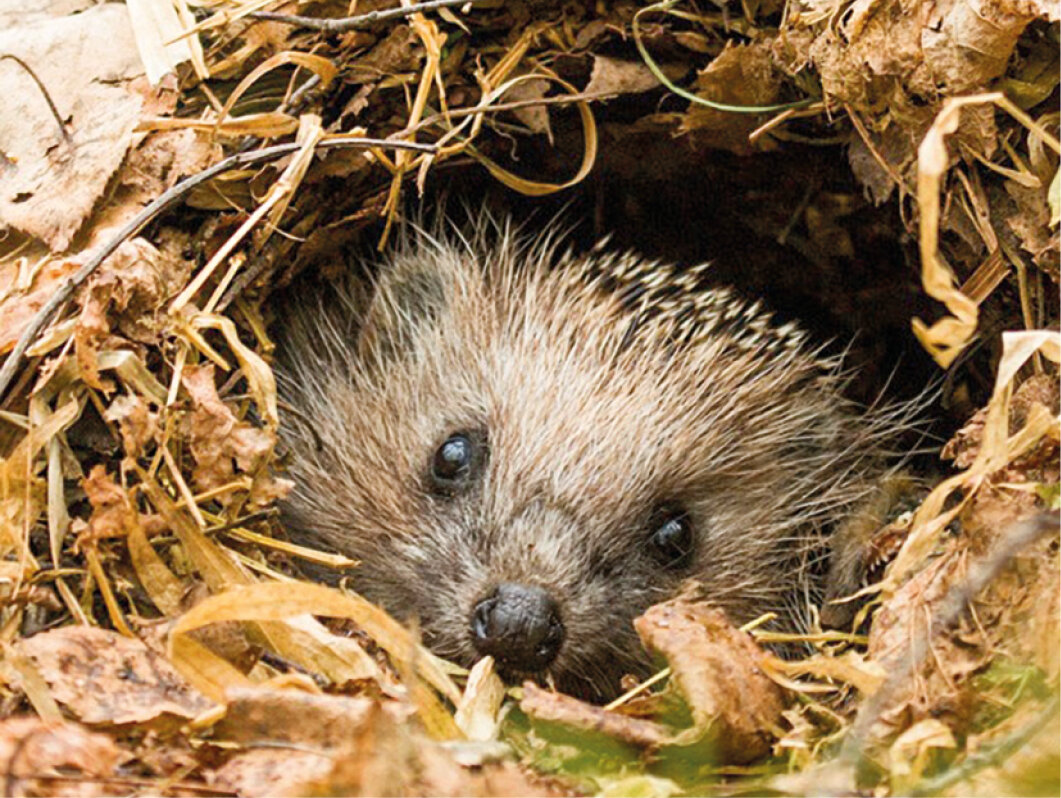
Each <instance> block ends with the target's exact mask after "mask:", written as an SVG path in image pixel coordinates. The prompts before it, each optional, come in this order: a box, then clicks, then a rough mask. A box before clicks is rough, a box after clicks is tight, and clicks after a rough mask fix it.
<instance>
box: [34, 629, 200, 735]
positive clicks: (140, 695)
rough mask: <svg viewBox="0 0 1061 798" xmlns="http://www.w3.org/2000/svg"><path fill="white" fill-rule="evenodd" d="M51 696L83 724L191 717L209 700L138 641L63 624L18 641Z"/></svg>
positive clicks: (142, 721)
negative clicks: (45, 682)
mask: <svg viewBox="0 0 1061 798" xmlns="http://www.w3.org/2000/svg"><path fill="white" fill-rule="evenodd" d="M18 645H19V649H20V650H21V652H22V653H23V654H25V655H26V656H27V657H29V658H30V659H31V660H33V662H34V663H36V665H37V667H38V668H39V670H40V672H41V675H42V676H43V677H44V679H45V681H47V682H48V686H49V687H51V690H52V694H53V695H54V696H55V699H56V700H57V701H58V702H59V703H61V704H63V705H64V706H65V707H66V708H67V709H68V710H70V712H72V713H73V714H74V715H75V716H77V718H78V719H79V720H81V721H83V722H85V723H98V724H108V725H118V724H125V723H140V724H143V723H148V722H150V721H156V720H161V719H165V718H166V717H167V716H168V718H169V719H170V720H172V718H173V717H176V718H194V717H195V716H197V715H199V714H200V713H202V712H204V711H206V710H207V709H209V708H210V707H211V706H212V704H211V702H210V701H209V700H207V698H206V697H205V696H203V695H202V694H201V693H199V692H198V691H196V690H195V689H193V688H192V687H190V686H189V685H188V683H187V682H185V681H184V679H183V678H181V676H180V675H179V674H178V673H177V672H176V671H175V670H174V669H173V667H172V666H171V665H170V664H169V663H168V662H167V661H166V660H165V659H164V658H163V657H161V656H159V655H158V654H156V653H154V652H153V651H151V650H150V649H148V647H147V646H145V645H144V644H143V643H142V642H140V641H139V640H134V639H130V638H128V637H123V636H122V635H120V634H118V633H117V632H109V631H106V630H104V629H97V628H94V627H88V626H65V627H62V628H59V629H53V630H51V631H49V632H42V633H41V634H38V635H34V636H33V637H30V638H27V639H25V640H22V641H21V642H20V643H19V644H18Z"/></svg>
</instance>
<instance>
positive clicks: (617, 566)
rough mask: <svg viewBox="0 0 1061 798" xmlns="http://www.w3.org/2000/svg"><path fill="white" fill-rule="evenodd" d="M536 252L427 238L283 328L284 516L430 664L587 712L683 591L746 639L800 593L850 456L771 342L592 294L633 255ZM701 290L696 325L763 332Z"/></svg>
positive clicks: (645, 295) (844, 423)
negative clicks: (548, 689) (346, 569)
mask: <svg viewBox="0 0 1061 798" xmlns="http://www.w3.org/2000/svg"><path fill="white" fill-rule="evenodd" d="M549 254H550V253H549V252H548V251H547V248H538V249H535V248H530V249H520V248H519V247H517V246H513V245H505V246H501V247H498V248H494V249H484V248H482V247H479V246H478V245H475V244H469V245H465V246H454V245H452V244H448V243H439V242H436V241H433V240H429V239H425V238H423V237H421V238H418V239H416V240H414V241H412V242H407V243H406V247H405V249H403V250H402V251H400V252H399V253H398V254H396V255H395V256H394V257H393V260H392V261H391V262H389V263H388V264H387V265H386V266H384V267H383V270H382V272H381V274H380V277H379V279H378V281H377V283H376V285H375V289H374V292H373V294H372V296H371V297H368V298H366V299H364V300H360V299H357V298H355V297H352V296H350V295H346V296H345V298H344V299H341V300H339V301H338V302H335V301H333V303H332V304H331V306H329V307H323V306H321V307H318V308H307V307H306V306H303V308H302V309H301V310H298V311H296V313H295V315H294V316H293V317H292V319H291V320H290V322H289V324H288V327H287V330H286V331H285V335H286V338H287V340H286V343H285V345H284V350H285V354H284V358H285V361H286V362H285V363H284V364H282V365H281V367H280V369H279V373H280V376H281V386H282V390H283V393H284V395H285V399H286V400H287V402H289V403H290V404H291V405H293V406H295V407H296V408H298V411H299V420H294V419H291V420H290V422H289V423H285V426H284V439H285V442H286V444H287V446H288V448H289V450H290V472H291V476H292V477H293V479H294V480H295V483H296V488H295V490H294V492H293V493H292V495H291V497H290V498H289V499H288V501H287V503H286V506H285V508H284V509H285V519H286V523H287V526H288V527H289V529H290V531H291V532H292V534H293V535H295V536H296V537H299V538H301V539H303V540H308V541H310V542H312V543H314V544H316V545H324V546H330V547H334V548H336V549H339V550H341V551H343V552H345V553H347V554H350V555H351V556H354V557H356V558H358V559H359V560H360V561H361V563H362V565H361V566H360V567H358V568H357V569H356V570H355V571H354V572H353V574H352V582H353V585H354V587H355V588H356V589H357V590H358V591H360V592H361V593H362V594H363V595H365V596H366V597H367V598H369V599H370V600H372V601H375V602H378V603H379V604H381V605H382V606H383V607H384V608H386V609H387V610H388V611H389V612H391V613H392V614H394V615H396V616H397V617H400V618H410V619H412V618H415V619H416V620H417V622H418V623H419V626H420V629H421V630H422V633H423V635H424V638H425V641H426V642H427V643H428V644H429V645H430V646H432V648H433V649H434V650H435V651H436V652H437V653H439V654H440V655H442V656H445V657H447V658H450V659H453V660H455V661H457V662H460V663H462V664H465V665H470V664H471V663H472V662H474V661H475V660H476V659H478V658H479V657H480V656H482V655H484V654H492V655H493V656H494V657H495V658H496V659H497V660H498V663H499V665H500V669H501V672H502V674H503V675H505V676H507V677H509V678H510V679H518V678H522V677H524V676H532V677H543V676H548V677H550V678H552V679H554V680H555V682H556V683H557V684H558V685H559V686H560V687H561V688H563V689H565V690H567V691H568V692H572V693H576V694H581V695H585V696H589V697H594V698H605V697H607V696H609V695H611V694H614V692H615V691H616V690H617V689H618V685H619V677H620V676H621V675H622V674H623V673H628V672H635V673H642V672H643V671H644V669H645V667H646V664H647V663H646V658H645V655H644V654H643V652H642V651H641V648H640V646H639V644H638V642H637V639H636V635H635V633H634V630H633V625H632V622H633V619H634V618H635V617H637V616H638V615H639V614H640V613H642V612H643V611H644V610H645V609H647V607H648V606H650V605H651V604H652V603H654V602H656V601H660V600H663V599H666V598H668V597H669V596H672V595H674V594H675V593H676V592H677V591H678V590H680V589H681V588H682V585H683V582H685V581H686V580H687V579H690V578H692V579H695V580H696V581H697V582H698V583H699V584H700V585H701V589H702V592H703V594H704V595H705V596H707V597H708V598H710V599H711V600H712V601H714V602H715V603H716V604H719V605H721V606H722V607H723V608H725V609H727V610H728V611H729V612H730V614H731V615H733V616H734V619H735V620H738V621H743V620H747V619H748V618H752V617H756V616H758V615H759V614H761V613H763V612H766V611H769V610H775V611H776V610H783V609H784V608H785V607H786V606H787V603H788V602H790V601H791V599H792V596H793V595H795V594H796V593H798V592H799V591H800V590H801V589H806V579H805V576H806V569H805V567H804V566H805V565H806V561H807V558H808V555H809V554H810V553H812V552H813V551H814V550H815V547H816V546H817V545H818V543H819V539H818V530H819V529H820V527H822V526H823V523H824V521H823V519H824V518H825V516H827V515H833V514H835V512H836V508H837V507H840V506H842V505H845V504H850V503H851V502H852V501H853V500H854V498H855V494H857V493H858V492H859V491H860V490H861V489H862V484H861V483H860V482H859V481H858V480H857V479H855V478H854V477H853V474H854V473H855V472H856V471H857V469H856V468H855V465H856V464H857V462H858V459H859V457H860V456H862V455H861V454H859V453H858V452H856V451H854V449H856V448H858V447H853V446H852V445H851V444H852V438H851V435H852V434H854V433H853V432H851V430H852V427H851V424H850V421H849V419H848V416H847V414H846V413H845V412H843V408H842V407H841V406H840V403H839V400H837V399H836V397H835V395H834V394H833V392H832V391H830V390H828V386H827V385H826V384H825V383H824V382H823V381H822V378H821V373H822V372H821V368H820V366H821V364H820V363H817V362H816V361H814V360H813V359H812V358H811V357H809V356H807V355H804V354H801V353H800V350H799V347H798V346H795V345H793V343H792V341H789V340H787V339H785V337H784V335H782V333H777V334H776V335H775V337H774V338H769V339H762V335H761V334H760V338H759V339H754V340H746V341H742V340H740V338H739V336H736V335H735V334H727V333H725V332H724V331H723V330H722V329H721V328H719V329H718V331H717V333H716V334H713V335H712V334H704V335H689V334H688V332H689V331H690V330H693V331H695V329H696V328H695V327H693V326H690V321H689V318H690V315H689V313H688V312H685V311H683V309H682V306H681V305H680V304H679V305H677V306H675V307H674V308H672V310H673V312H672V313H671V314H670V316H667V315H666V314H662V315H661V314H660V313H659V312H658V311H659V309H660V307H661V304H660V300H659V298H658V297H653V295H652V293H651V288H652V286H651V283H646V282H645V280H640V282H638V283H637V285H638V286H639V287H641V289H642V290H640V291H637V292H630V291H627V292H626V294H627V295H628V296H627V300H626V301H624V293H623V291H621V290H619V291H617V290H615V289H614V286H608V287H607V289H608V290H605V287H604V286H603V285H602V280H603V278H602V277H601V276H600V275H602V274H603V275H607V276H609V277H615V276H617V275H618V276H622V275H623V274H625V273H627V272H629V269H630V268H631V266H632V264H636V262H633V261H623V260H615V261H613V262H610V263H609V262H607V261H606V260H604V259H603V256H601V257H600V258H597V259H596V260H594V261H591V262H590V263H589V264H581V265H579V264H568V265H567V267H566V268H563V267H561V268H559V269H557V270H553V269H550V268H548V267H547V266H546V265H545V263H546V261H547V260H548V256H549ZM593 270H596V271H593ZM624 270H626V271H624ZM646 273H647V274H653V275H654V274H659V272H655V271H651V272H646ZM594 275H596V276H594ZM671 278H672V279H671V281H670V283H668V285H670V286H671V287H673V285H674V283H675V282H676V281H677V278H676V277H675V276H674V275H673V274H672V275H671ZM646 286H647V287H646ZM631 293H636V299H637V301H638V302H639V303H641V304H639V305H637V306H635V307H631V304H630V301H629V298H630V297H629V294H631ZM695 296H696V302H697V303H698V304H697V305H696V308H695V309H696V311H697V312H698V313H701V317H700V323H701V325H702V326H703V327H704V329H707V330H708V331H710V330H711V329H713V328H712V327H711V326H710V325H711V324H712V323H714V324H715V325H716V327H717V325H718V324H720V323H721V322H722V321H724V312H723V311H733V310H734V309H735V308H736V310H737V311H738V312H742V313H744V315H745V316H746V317H747V319H750V321H751V322H752V323H756V324H758V323H760V321H761V320H760V318H759V316H757V315H755V312H754V309H752V310H749V309H747V308H743V306H740V305H738V304H737V303H735V302H733V301H732V300H730V299H729V297H728V295H726V294H725V293H724V292H713V293H711V294H710V295H709V297H708V298H706V299H705V298H703V296H700V295H695ZM672 298H673V296H672ZM645 303H648V304H647V305H646V304H645ZM712 303H715V304H717V305H718V307H717V308H713V307H712ZM646 307H653V308H655V309H656V311H655V312H654V313H653V314H652V315H651V316H648V315H646V314H645V313H643V312H641V311H642V310H644V309H645V308H646ZM686 310H687V309H686ZM694 316H695V314H694ZM747 319H746V320H747ZM786 334H787V335H793V334H792V333H786ZM796 343H798V341H797V342H796ZM307 424H312V425H313V427H314V429H312V430H309V429H307ZM863 449H864V447H863ZM862 454H864V451H863V452H862ZM848 466H849V467H848ZM845 469H846V475H845V478H844V479H843V480H840V479H834V480H832V481H830V480H829V479H828V478H826V476H825V475H826V474H829V473H842V472H844V471H845ZM751 477H754V479H751Z"/></svg>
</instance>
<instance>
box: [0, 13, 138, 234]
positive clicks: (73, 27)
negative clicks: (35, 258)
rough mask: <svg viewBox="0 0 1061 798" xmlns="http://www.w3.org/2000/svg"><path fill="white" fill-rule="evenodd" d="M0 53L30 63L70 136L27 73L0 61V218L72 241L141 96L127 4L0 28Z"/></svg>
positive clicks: (125, 144)
mask: <svg viewBox="0 0 1061 798" xmlns="http://www.w3.org/2000/svg"><path fill="white" fill-rule="evenodd" d="M0 53H5V54H11V55H16V56H18V57H19V58H21V59H22V60H23V61H25V62H26V63H27V64H28V65H29V66H31V67H32V68H33V70H34V72H35V73H36V75H37V77H38V78H40V80H41V82H42V83H43V84H44V86H45V87H46V89H47V91H48V94H49V95H50V96H51V98H52V101H53V102H54V103H55V106H56V108H57V109H58V112H59V115H60V116H61V117H62V118H63V119H64V120H65V121H66V124H67V130H68V132H69V135H70V140H69V141H67V140H66V139H64V138H63V134H62V132H61V130H60V128H59V125H58V122H57V121H56V120H55V118H54V117H53V116H52V114H51V112H50V110H49V108H48V104H47V103H46V101H45V99H44V98H43V97H42V96H41V93H40V90H39V89H38V88H37V87H36V85H35V84H34V82H33V79H32V78H31V77H30V76H29V75H28V74H26V72H25V71H24V70H23V69H22V68H21V67H19V66H18V65H17V64H15V63H14V62H13V61H11V60H5V61H3V62H0V94H2V95H3V96H4V97H5V98H6V100H5V103H6V105H5V108H4V113H3V114H2V115H0V141H3V142H4V155H5V161H4V162H5V164H8V167H7V168H5V169H3V170H2V171H0V218H2V219H3V223H4V225H5V226H10V227H15V228H17V229H19V230H22V231H23V232H26V233H29V234H30V235H33V236H36V237H37V238H40V239H41V240H43V241H45V242H46V243H47V244H48V245H49V247H51V249H52V250H53V251H55V252H61V251H63V250H64V249H66V247H67V246H68V245H69V244H70V242H71V240H72V239H73V237H74V234H75V233H76V232H77V231H78V229H79V228H80V227H81V225H82V223H83V221H84V219H85V218H86V217H87V216H88V214H89V213H90V212H91V211H92V208H93V206H94V205H95V203H96V200H97V199H99V197H100V195H101V194H102V193H103V191H104V189H105V188H106V186H107V183H108V181H109V180H110V179H111V176H112V175H113V174H114V172H115V170H116V169H117V168H118V166H119V165H120V164H121V162H122V159H123V158H124V157H125V153H126V151H127V150H128V148H129V145H130V143H131V142H132V140H133V129H134V128H135V126H136V123H137V121H138V120H139V117H140V107H141V104H142V100H141V98H140V97H139V96H138V95H136V94H135V93H134V92H130V91H129V90H128V89H127V87H126V86H125V85H124V84H125V82H126V81H128V80H129V79H131V78H134V77H136V76H137V75H139V74H142V73H143V69H142V67H141V65H140V59H139V55H138V53H137V49H136V44H135V42H134V40H133V35H132V28H131V26H130V24H129V16H128V11H127V10H126V9H125V7H124V6H122V5H118V4H104V5H100V6H97V7H95V8H92V9H90V10H88V11H86V12H84V13H82V14H76V15H73V16H69V17H62V18H58V19H51V20H46V21H42V22H39V23H37V24H34V25H24V26H19V27H15V28H9V29H5V30H4V31H2V32H0Z"/></svg>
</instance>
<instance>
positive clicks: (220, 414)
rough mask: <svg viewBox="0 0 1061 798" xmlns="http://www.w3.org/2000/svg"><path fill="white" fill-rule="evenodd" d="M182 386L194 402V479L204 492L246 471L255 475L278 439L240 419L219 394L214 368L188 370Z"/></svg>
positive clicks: (191, 430)
mask: <svg viewBox="0 0 1061 798" xmlns="http://www.w3.org/2000/svg"><path fill="white" fill-rule="evenodd" d="M182 383H183V385H184V387H185V389H186V390H187V391H188V393H189V394H190V395H191V398H192V405H193V410H192V412H191V413H190V414H189V416H188V418H187V419H186V426H187V434H188V446H189V448H190V449H191V453H192V457H193V458H194V459H195V470H194V472H193V477H194V479H195V483H196V485H197V486H198V487H199V488H200V489H201V490H209V489H211V488H215V487H218V486H219V485H224V484H225V483H227V482H229V481H230V480H231V479H232V478H233V476H234V475H235V470H236V466H238V467H239V468H240V469H241V470H242V471H245V472H252V471H255V470H256V469H257V468H258V467H259V466H260V465H261V463H262V462H263V461H264V460H265V458H267V457H268V456H269V455H270V453H271V452H272V448H273V444H274V442H275V437H276V436H275V435H274V434H273V433H271V432H269V431H268V430H264V429H259V428H258V427H254V426H252V425H251V424H249V423H247V422H245V421H240V420H239V419H237V418H236V415H235V413H233V412H232V409H231V408H230V407H229V406H228V405H226V404H225V403H224V402H223V401H221V398H220V397H219V396H218V394H217V387H216V386H215V385H214V367H213V366H212V365H208V366H189V367H187V368H185V370H184V374H183V377H182Z"/></svg>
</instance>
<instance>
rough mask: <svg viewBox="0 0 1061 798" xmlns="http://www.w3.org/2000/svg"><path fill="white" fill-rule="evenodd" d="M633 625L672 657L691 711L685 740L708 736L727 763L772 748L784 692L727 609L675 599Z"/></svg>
mask: <svg viewBox="0 0 1061 798" xmlns="http://www.w3.org/2000/svg"><path fill="white" fill-rule="evenodd" d="M634 627H635V628H636V629H637V633H638V635H640V636H641V640H642V642H643V643H644V644H645V647H646V648H648V649H650V650H652V651H656V652H659V653H660V654H662V655H663V656H664V657H666V659H667V662H668V663H669V664H670V667H671V670H672V671H673V675H672V677H671V678H672V679H673V680H674V682H675V683H676V684H677V686H678V689H679V691H680V692H681V694H682V697H683V698H684V699H685V702H686V703H687V704H688V705H689V709H690V711H691V712H692V715H693V727H692V728H691V729H689V730H687V731H686V732H683V733H682V735H681V738H680V741H681V742H683V743H684V742H693V741H694V740H698V739H700V738H705V739H706V740H708V741H710V742H711V743H712V744H713V745H714V746H715V747H716V749H717V751H718V754H719V756H720V757H721V758H722V760H723V761H726V762H750V761H752V760H754V759H757V758H759V757H760V756H763V755H764V754H766V753H767V752H768V751H769V750H770V742H771V739H772V737H773V736H774V735H775V734H776V733H777V731H778V729H779V728H780V722H781V712H782V711H783V710H784V708H785V707H784V702H783V701H782V694H781V690H780V688H778V686H777V685H776V684H774V682H772V681H771V680H770V679H769V678H768V677H767V676H766V675H765V674H764V673H763V670H762V662H763V658H764V656H765V655H764V653H763V651H762V650H761V649H760V648H759V647H758V646H757V645H756V644H755V643H754V642H753V641H752V639H751V637H750V636H749V635H748V634H747V633H745V632H742V631H740V630H739V629H737V628H736V627H734V626H733V625H731V624H730V622H729V620H728V619H727V618H726V616H725V613H723V612H722V611H721V610H717V609H714V608H711V607H707V606H705V605H702V604H687V603H685V602H683V601H681V600H674V601H669V602H666V603H664V604H657V605H656V606H654V607H651V608H649V610H648V611H647V612H646V613H645V614H644V615H642V616H641V617H640V618H638V619H637V620H635V621H634Z"/></svg>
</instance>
